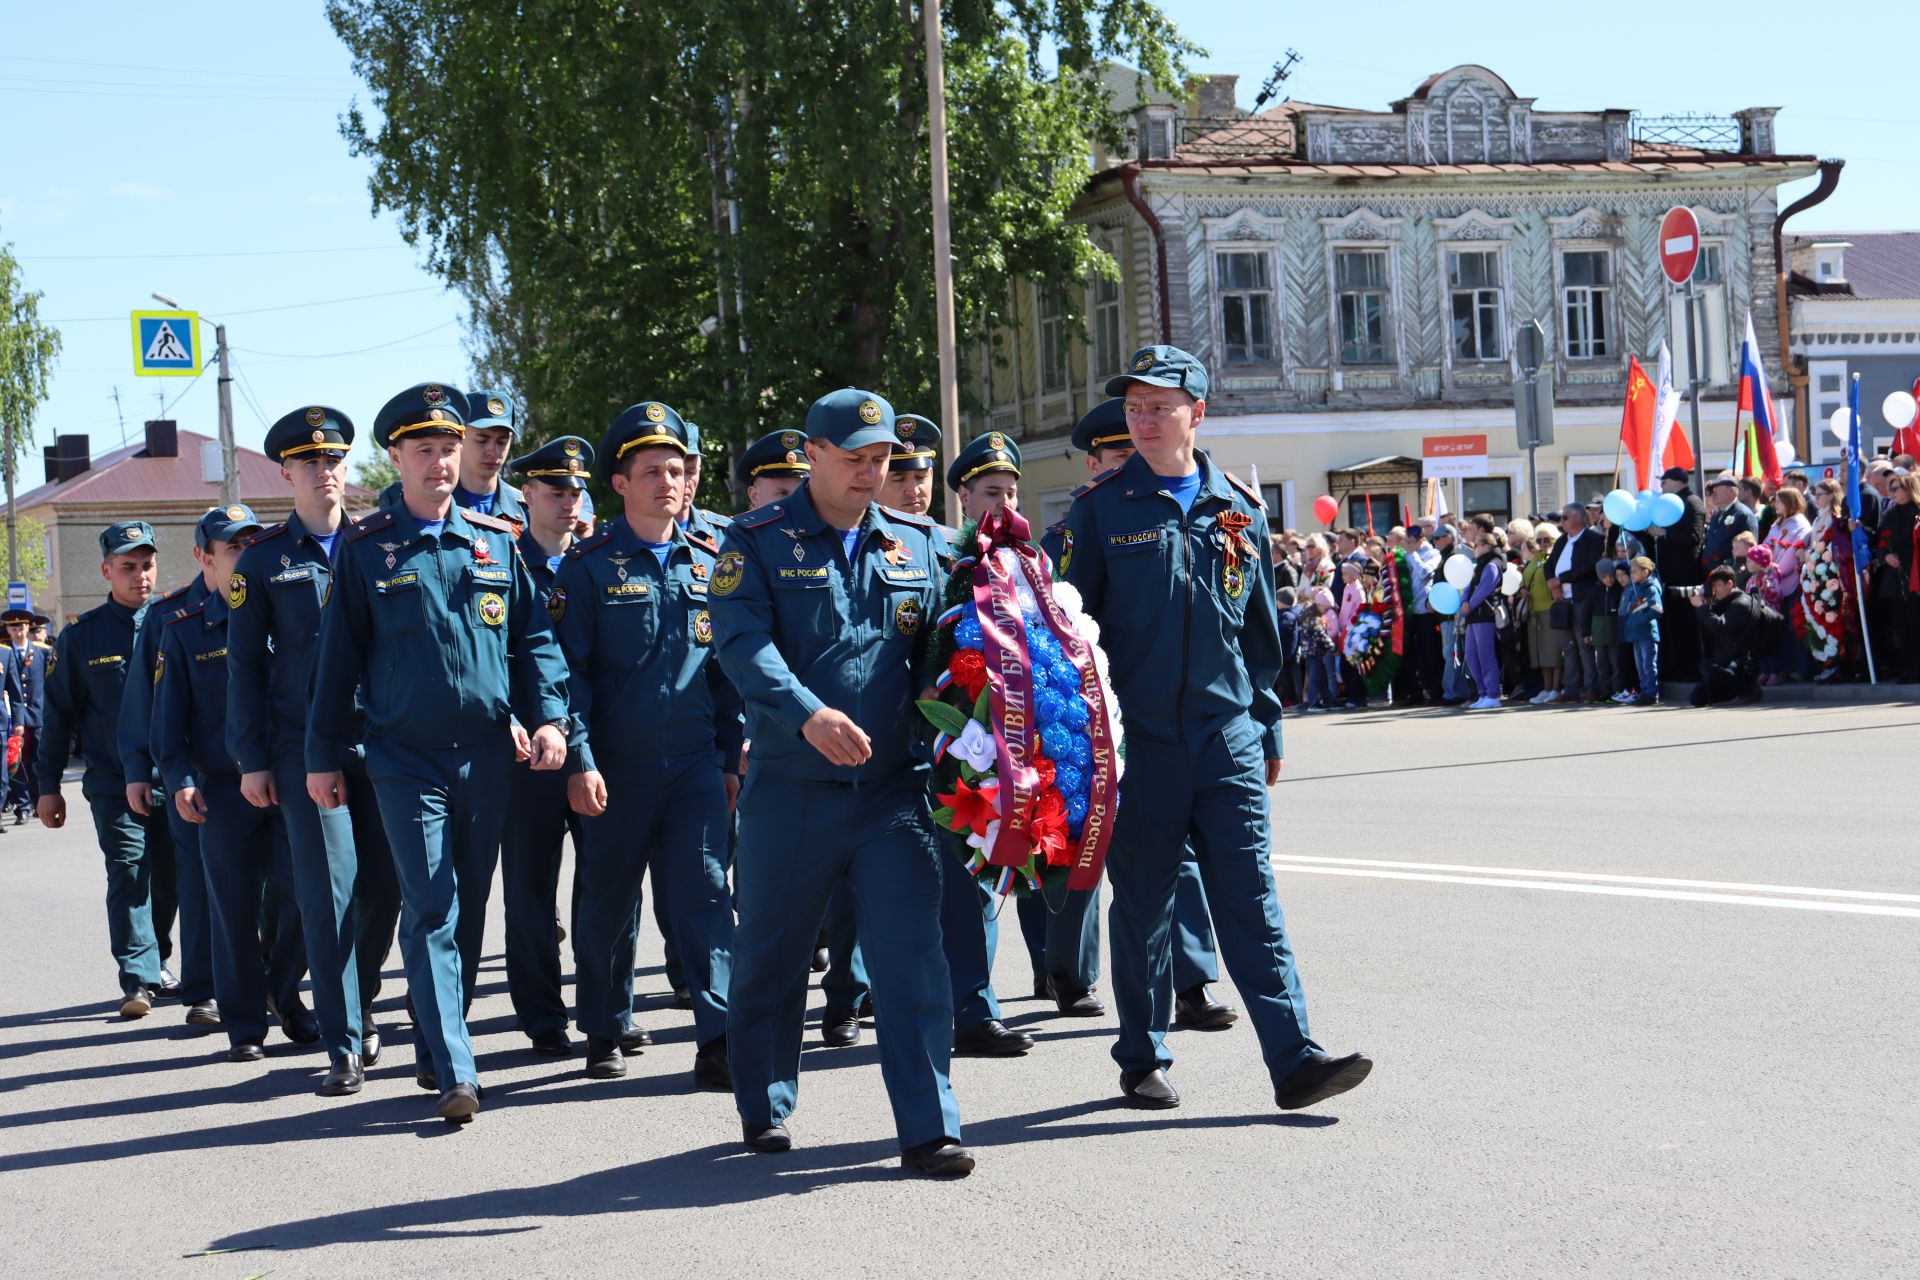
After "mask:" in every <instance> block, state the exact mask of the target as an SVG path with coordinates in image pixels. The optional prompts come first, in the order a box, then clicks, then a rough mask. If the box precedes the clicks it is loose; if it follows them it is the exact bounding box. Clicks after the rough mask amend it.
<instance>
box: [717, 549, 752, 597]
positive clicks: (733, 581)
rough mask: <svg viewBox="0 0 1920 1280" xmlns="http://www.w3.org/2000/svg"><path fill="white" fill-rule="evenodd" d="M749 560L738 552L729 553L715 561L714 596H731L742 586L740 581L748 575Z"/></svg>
mask: <svg viewBox="0 0 1920 1280" xmlns="http://www.w3.org/2000/svg"><path fill="white" fill-rule="evenodd" d="M746 564H747V559H746V557H745V556H743V555H741V554H740V553H739V552H738V551H728V552H725V553H723V554H722V555H721V557H720V558H719V559H718V560H716V561H714V565H713V594H715V595H717V596H730V595H732V594H733V593H734V591H735V589H736V588H738V587H739V585H740V579H741V578H742V577H744V576H745V574H746Z"/></svg>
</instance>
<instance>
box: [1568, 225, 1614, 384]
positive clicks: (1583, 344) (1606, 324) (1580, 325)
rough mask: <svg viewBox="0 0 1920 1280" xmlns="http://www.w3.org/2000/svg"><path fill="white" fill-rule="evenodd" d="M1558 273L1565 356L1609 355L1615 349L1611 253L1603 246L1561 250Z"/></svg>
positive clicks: (1591, 357) (1599, 358) (1603, 357)
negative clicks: (1563, 321) (1564, 322)
mask: <svg viewBox="0 0 1920 1280" xmlns="http://www.w3.org/2000/svg"><path fill="white" fill-rule="evenodd" d="M1560 273H1561V309H1562V311H1563V313H1564V314H1565V316H1566V324H1565V325H1564V326H1563V329H1562V331H1563V332H1564V333H1565V334H1566V344H1567V346H1566V354H1567V359H1569V360H1606V359H1609V358H1610V357H1611V356H1612V355H1613V351H1614V340H1613V314H1612V310H1613V255H1612V254H1610V253H1608V252H1607V251H1606V250H1605V249H1567V250H1563V251H1562V252H1561V254H1560Z"/></svg>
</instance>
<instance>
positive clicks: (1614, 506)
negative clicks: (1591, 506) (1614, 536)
mask: <svg viewBox="0 0 1920 1280" xmlns="http://www.w3.org/2000/svg"><path fill="white" fill-rule="evenodd" d="M1633 506H1634V502H1633V495H1632V494H1631V493H1629V492H1627V491H1626V490H1625V489H1615V490H1614V491H1613V492H1612V493H1609V494H1608V495H1607V496H1606V497H1604V498H1602V499H1601V500H1600V509H1601V510H1602V511H1604V512H1606V515H1607V519H1608V520H1610V521H1612V522H1613V523H1614V524H1617V525H1621V526H1625V525H1626V523H1627V521H1629V520H1631V519H1633Z"/></svg>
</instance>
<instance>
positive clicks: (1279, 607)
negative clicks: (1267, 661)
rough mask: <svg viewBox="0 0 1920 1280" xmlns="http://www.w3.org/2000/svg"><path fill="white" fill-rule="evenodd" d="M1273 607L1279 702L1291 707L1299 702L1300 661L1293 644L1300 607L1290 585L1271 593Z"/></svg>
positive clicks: (1297, 626) (1298, 621) (1297, 640)
mask: <svg viewBox="0 0 1920 1280" xmlns="http://www.w3.org/2000/svg"><path fill="white" fill-rule="evenodd" d="M1273 602H1274V608H1275V610H1276V611H1277V612H1278V613H1279V616H1280V664H1281V665H1280V683H1279V684H1278V685H1277V686H1276V687H1277V688H1278V689H1279V690H1280V704H1281V705H1282V706H1287V707H1292V706H1297V705H1299V702H1300V661H1299V659H1298V657H1296V656H1295V654H1294V646H1295V645H1296V644H1297V643H1298V642H1299V638H1300V615H1301V614H1303V613H1305V612H1306V610H1304V609H1302V608H1301V607H1300V603H1299V601H1298V599H1297V593H1296V592H1295V591H1294V589H1293V588H1292V587H1280V588H1277V589H1276V590H1275V591H1274V593H1273Z"/></svg>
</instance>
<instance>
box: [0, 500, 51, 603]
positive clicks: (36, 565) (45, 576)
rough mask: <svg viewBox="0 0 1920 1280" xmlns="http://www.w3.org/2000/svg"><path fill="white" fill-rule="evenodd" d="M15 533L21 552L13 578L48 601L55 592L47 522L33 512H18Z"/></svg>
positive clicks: (40, 599)
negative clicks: (45, 523)
mask: <svg viewBox="0 0 1920 1280" xmlns="http://www.w3.org/2000/svg"><path fill="white" fill-rule="evenodd" d="M14 537H15V540H16V542H17V543H18V546H19V556H18V558H17V559H16V560H15V562H14V565H13V568H12V570H11V571H10V578H9V580H10V581H13V582H24V583H26V584H27V590H28V592H29V593H31V594H32V596H33V598H34V599H35V600H37V601H40V602H42V604H44V603H45V601H46V600H47V599H48V598H49V597H50V596H51V595H52V594H53V575H52V573H51V572H50V571H49V566H48V564H47V526H45V525H43V524H41V523H40V521H39V520H37V519H35V518H34V517H33V516H31V515H21V516H16V517H15V518H14Z"/></svg>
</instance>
